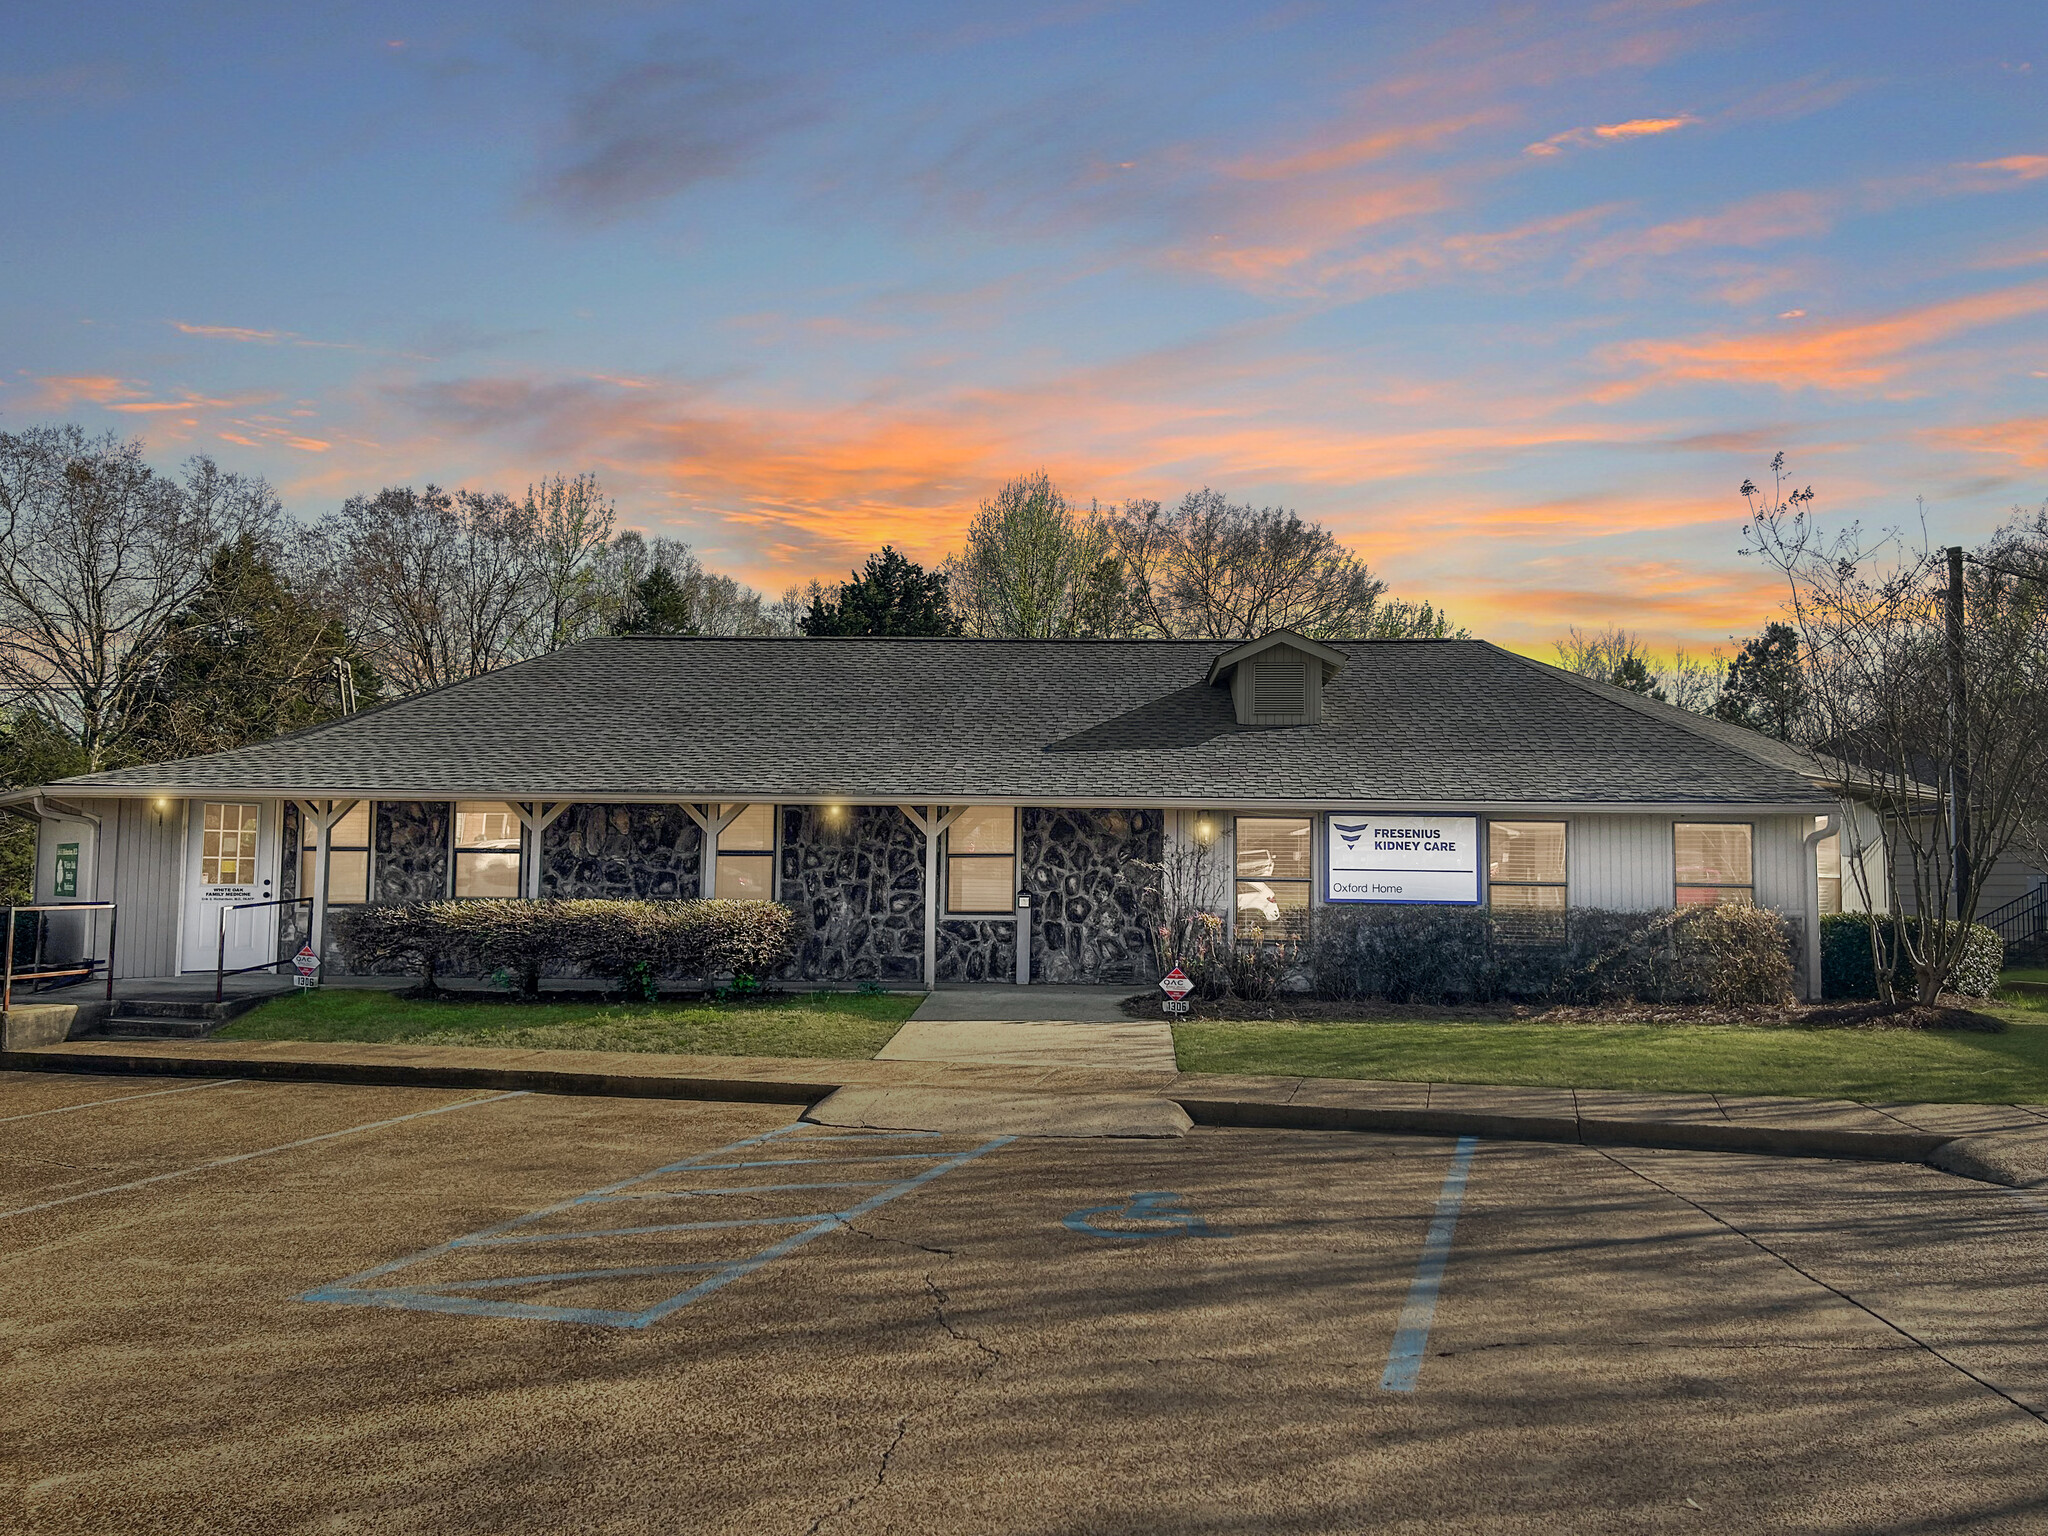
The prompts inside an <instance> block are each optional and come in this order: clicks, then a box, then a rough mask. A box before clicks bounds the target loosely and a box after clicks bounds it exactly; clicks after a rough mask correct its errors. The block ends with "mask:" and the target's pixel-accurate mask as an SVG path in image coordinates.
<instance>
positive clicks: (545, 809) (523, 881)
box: [512, 800, 575, 901]
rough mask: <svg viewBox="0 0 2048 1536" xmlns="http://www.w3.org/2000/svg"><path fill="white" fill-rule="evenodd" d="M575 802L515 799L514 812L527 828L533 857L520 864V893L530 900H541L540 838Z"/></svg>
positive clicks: (521, 823) (520, 822)
mask: <svg viewBox="0 0 2048 1536" xmlns="http://www.w3.org/2000/svg"><path fill="white" fill-rule="evenodd" d="M573 804H575V802H574V801H573V800H557V801H556V802H555V803H554V804H553V805H548V804H547V803H545V802H544V801H540V800H514V801H513V802H512V810H513V813H514V814H515V815H516V816H518V818H519V824H520V825H521V826H522V827H524V828H526V834H527V839H528V843H529V845H530V846H531V848H532V850H533V857H532V858H530V859H526V860H523V861H522V862H521V864H520V866H519V894H520V895H522V896H524V897H525V898H526V899H527V900H528V901H538V900H540V840H541V834H542V833H544V832H546V831H547V829H548V828H549V827H552V826H553V825H554V824H555V822H556V821H557V820H559V819H560V818H561V815H562V812H564V811H566V810H568V809H569V807H570V806H571V805H573Z"/></svg>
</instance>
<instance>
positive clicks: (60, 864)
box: [50, 843, 78, 900]
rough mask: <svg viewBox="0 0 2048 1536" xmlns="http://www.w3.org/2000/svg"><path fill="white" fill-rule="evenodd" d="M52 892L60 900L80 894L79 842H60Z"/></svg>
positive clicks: (51, 885) (51, 886)
mask: <svg viewBox="0 0 2048 1536" xmlns="http://www.w3.org/2000/svg"><path fill="white" fill-rule="evenodd" d="M50 894H51V895H52V896H53V897H55V898H56V899H58V900H62V899H63V898H64V897H66V896H76V895H77V894H78V844H76V843H59V844H58V845H57V859H56V870H55V878H54V879H53V880H52V881H51V884H50Z"/></svg>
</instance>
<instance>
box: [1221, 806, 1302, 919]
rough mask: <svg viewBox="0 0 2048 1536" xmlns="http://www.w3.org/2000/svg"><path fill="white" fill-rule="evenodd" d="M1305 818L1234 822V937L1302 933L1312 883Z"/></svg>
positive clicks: (1243, 818)
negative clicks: (1235, 903) (1235, 895)
mask: <svg viewBox="0 0 2048 1536" xmlns="http://www.w3.org/2000/svg"><path fill="white" fill-rule="evenodd" d="M1311 826H1312V823H1311V822H1310V821H1309V820H1308V819H1307V818H1306V817H1301V818H1297V817H1292V816H1287V817H1279V816H1270V817H1269V816H1260V817H1251V816H1240V817H1238V819H1237V936H1238V937H1239V938H1240V939H1272V938H1288V937H1299V936H1300V935H1302V934H1304V933H1306V932H1307V931H1308V905H1309V882H1310V881H1311V880H1313V879H1314V878H1315V857H1314V853H1313V851H1312V849H1311V848H1310V841H1311V839H1310V836H1309V829H1310V827H1311Z"/></svg>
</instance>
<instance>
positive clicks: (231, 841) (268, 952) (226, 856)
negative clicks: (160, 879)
mask: <svg viewBox="0 0 2048 1536" xmlns="http://www.w3.org/2000/svg"><path fill="white" fill-rule="evenodd" d="M191 814H192V826H191V836H190V838H189V840H188V841H187V843H186V847H187V848H188V849H190V858H191V861H192V862H191V868H189V869H188V870H187V871H186V872H185V879H186V901H185V958H184V968H185V969H186V970H188V971H210V970H212V969H213V968H214V966H215V964H217V963H218V961H219V959H220V958H223V957H222V956H221V915H222V913H226V914H227V953H226V955H225V957H224V958H225V960H226V963H227V968H228V969H229V970H231V971H234V970H240V969H241V968H242V967H243V966H247V965H262V964H264V963H266V962H268V961H272V960H275V959H276V958H277V915H278V909H277V908H276V907H253V908H248V907H244V909H243V910H241V911H237V910H235V909H236V908H237V907H243V904H244V903H248V902H258V901H269V900H270V899H271V898H272V897H273V896H275V895H276V894H277V802H275V801H273V800H194V801H192V802H191Z"/></svg>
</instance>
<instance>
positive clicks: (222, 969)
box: [213, 896, 313, 1003]
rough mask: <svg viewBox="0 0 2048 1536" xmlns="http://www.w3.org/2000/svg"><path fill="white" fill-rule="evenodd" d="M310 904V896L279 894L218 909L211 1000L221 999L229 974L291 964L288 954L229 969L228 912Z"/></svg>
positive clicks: (311, 900) (243, 973)
mask: <svg viewBox="0 0 2048 1536" xmlns="http://www.w3.org/2000/svg"><path fill="white" fill-rule="evenodd" d="M311 905H313V898H312V897H310V896H279V897H277V898H276V899H274V900H271V901H238V902H236V903H235V904H234V905H233V906H231V907H222V908H221V909H220V946H219V947H218V948H217V949H215V950H214V953H213V1000H214V1001H215V1002H216V1003H217V1002H219V1001H221V999H222V997H223V996H224V995H225V993H224V991H223V987H224V984H225V983H226V981H227V979H228V977H230V976H246V975H248V974H249V972H251V971H267V970H270V969H271V968H272V967H274V966H280V965H290V964H291V958H290V957H289V956H281V957H279V958H278V959H276V960H265V961H262V962H260V963H259V964H256V965H238V966H236V967H235V968H234V969H233V970H232V971H231V970H229V969H228V968H227V964H228V914H229V913H230V912H247V911H249V910H250V909H251V908H253V907H298V906H307V907H310V906H311Z"/></svg>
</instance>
